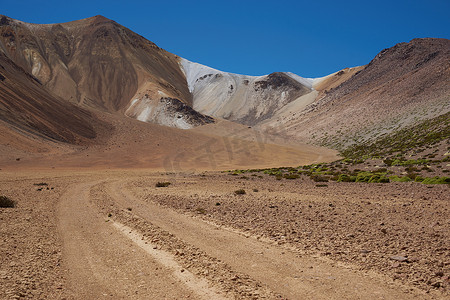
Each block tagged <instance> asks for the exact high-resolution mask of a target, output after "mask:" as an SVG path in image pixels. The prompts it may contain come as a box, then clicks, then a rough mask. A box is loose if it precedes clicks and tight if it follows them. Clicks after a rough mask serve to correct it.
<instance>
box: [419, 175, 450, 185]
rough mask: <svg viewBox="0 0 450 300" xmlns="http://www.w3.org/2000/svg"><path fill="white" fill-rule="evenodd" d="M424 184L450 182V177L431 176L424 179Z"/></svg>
mask: <svg viewBox="0 0 450 300" xmlns="http://www.w3.org/2000/svg"><path fill="white" fill-rule="evenodd" d="M422 183H423V184H450V177H445V176H444V177H439V176H435V177H431V178H425V179H424V180H423V181H422Z"/></svg>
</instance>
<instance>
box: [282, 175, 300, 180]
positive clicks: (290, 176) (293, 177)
mask: <svg viewBox="0 0 450 300" xmlns="http://www.w3.org/2000/svg"><path fill="white" fill-rule="evenodd" d="M283 177H284V178H286V179H297V178H300V175H298V174H285V175H284V176H283Z"/></svg>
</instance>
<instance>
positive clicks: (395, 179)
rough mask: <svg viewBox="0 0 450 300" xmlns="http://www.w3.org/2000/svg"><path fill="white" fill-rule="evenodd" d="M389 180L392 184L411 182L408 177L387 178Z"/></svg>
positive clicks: (395, 176)
mask: <svg viewBox="0 0 450 300" xmlns="http://www.w3.org/2000/svg"><path fill="white" fill-rule="evenodd" d="M389 179H390V180H391V181H394V182H408V181H411V178H409V177H408V176H405V177H398V176H397V175H394V176H391V177H389Z"/></svg>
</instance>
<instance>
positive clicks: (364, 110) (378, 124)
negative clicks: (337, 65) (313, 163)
mask: <svg viewBox="0 0 450 300" xmlns="http://www.w3.org/2000/svg"><path fill="white" fill-rule="evenodd" d="M449 100H450V40H446V39H432V38H427V39H414V40H412V41H411V42H409V43H400V44H398V45H396V46H394V47H392V48H389V49H385V50H383V51H382V52H380V53H379V54H378V55H377V56H376V57H375V58H374V59H373V60H372V61H371V62H370V64H369V65H367V66H366V67H365V68H364V69H363V70H361V71H360V72H358V73H356V74H355V75H354V76H352V77H351V78H350V79H348V80H347V81H345V82H343V83H342V84H340V85H339V86H337V87H336V88H333V89H331V90H330V91H329V92H328V93H327V94H326V95H325V96H324V97H322V98H320V99H319V100H317V101H315V102H314V103H312V104H311V105H309V106H308V107H307V108H306V109H304V110H303V111H302V112H298V113H297V116H296V117H295V118H294V119H290V120H286V121H284V123H283V121H281V122H280V123H279V124H278V126H280V125H283V126H284V128H285V129H286V132H287V133H288V134H289V135H291V136H292V135H294V136H297V137H299V138H302V140H304V139H308V140H313V141H315V142H319V143H321V144H323V145H328V146H333V147H337V148H342V147H345V146H346V145H349V144H352V143H355V142H361V141H363V140H367V139H371V138H374V137H376V136H380V135H382V134H386V133H389V132H391V131H393V130H395V129H397V128H402V127H404V126H407V125H409V124H412V123H414V122H415V121H419V120H426V119H429V118H432V117H435V116H438V115H441V114H443V113H446V112H448V111H449V110H450V101H449Z"/></svg>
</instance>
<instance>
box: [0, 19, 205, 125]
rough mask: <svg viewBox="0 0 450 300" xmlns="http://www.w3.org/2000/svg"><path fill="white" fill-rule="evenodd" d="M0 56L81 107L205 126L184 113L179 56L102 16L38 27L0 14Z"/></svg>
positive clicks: (186, 102)
mask: <svg viewBox="0 0 450 300" xmlns="http://www.w3.org/2000/svg"><path fill="white" fill-rule="evenodd" d="M0 50H1V51H3V52H4V53H5V54H6V55H7V56H8V57H9V58H10V59H11V60H13V61H14V62H15V63H17V64H18V65H19V66H20V67H22V68H23V69H24V70H25V71H27V72H28V73H30V74H32V75H33V76H34V77H36V78H37V79H38V80H39V81H40V82H41V83H42V84H43V86H45V88H46V89H47V90H49V91H50V92H52V93H53V94H55V95H56V96H59V97H61V98H63V99H66V100H68V101H70V102H72V103H75V104H77V105H79V106H83V107H89V108H94V109H97V110H102V111H107V112H111V113H120V114H126V115H128V116H131V117H134V118H136V119H138V120H141V121H148V122H154V123H158V124H163V125H169V126H175V127H182V128H185V127H187V125H186V123H187V124H188V127H190V125H192V124H196V125H197V124H203V123H208V122H211V119H210V118H208V117H205V116H202V115H200V114H190V112H191V111H190V110H189V109H186V106H185V105H188V106H190V105H192V96H191V94H190V92H189V90H188V88H187V85H186V80H185V77H184V74H183V72H182V70H181V69H180V67H179V64H178V57H177V56H175V55H173V54H171V53H168V52H167V51H165V50H163V49H161V48H159V47H157V46H156V45H155V44H154V43H152V42H150V41H148V40H147V39H145V38H143V37H141V36H139V35H138V34H136V33H134V32H132V31H131V30H129V29H127V28H125V27H123V26H121V25H119V24H117V23H116V22H114V21H112V20H109V19H107V18H105V17H102V16H95V17H92V18H88V19H84V20H80V21H74V22H69V23H63V24H47V25H41V24H30V23H24V22H21V21H17V20H13V19H10V18H8V17H6V16H2V17H1V19H0ZM163 98H164V99H163ZM172 104H173V105H172ZM178 124H181V125H178Z"/></svg>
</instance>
